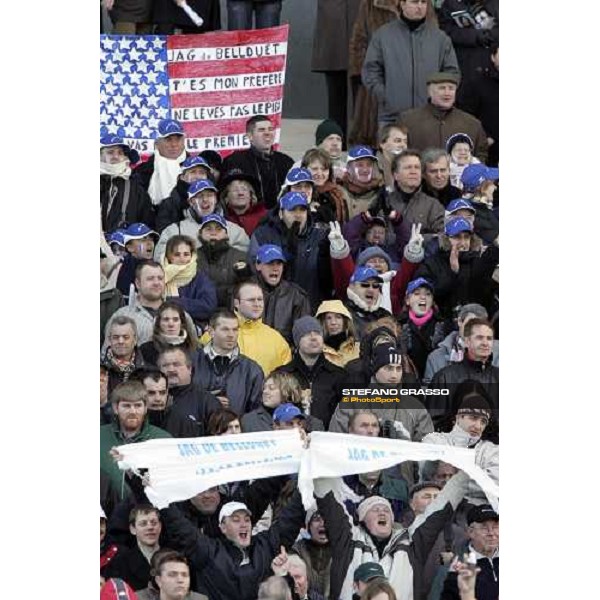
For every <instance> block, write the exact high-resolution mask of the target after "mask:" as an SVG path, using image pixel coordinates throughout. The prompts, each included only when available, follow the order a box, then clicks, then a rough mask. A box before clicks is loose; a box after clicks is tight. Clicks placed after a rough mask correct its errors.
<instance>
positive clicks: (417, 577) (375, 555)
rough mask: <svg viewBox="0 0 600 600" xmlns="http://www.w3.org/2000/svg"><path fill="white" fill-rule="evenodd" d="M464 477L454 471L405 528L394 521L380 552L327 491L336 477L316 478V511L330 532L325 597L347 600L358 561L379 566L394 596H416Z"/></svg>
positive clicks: (460, 493) (410, 599) (459, 497)
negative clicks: (330, 558) (329, 571)
mask: <svg viewBox="0 0 600 600" xmlns="http://www.w3.org/2000/svg"><path fill="white" fill-rule="evenodd" d="M468 479H469V478H468V476H467V475H466V474H465V473H463V472H459V473H457V474H456V475H454V477H452V479H450V481H448V483H447V484H446V485H445V486H444V489H443V490H442V491H441V492H440V494H439V495H438V497H437V498H436V499H435V500H434V501H433V502H432V503H431V504H430V505H429V506H428V507H427V510H426V511H425V512H424V513H423V514H422V515H419V517H418V518H417V519H415V521H414V522H413V523H412V525H410V527H408V528H407V529H406V528H404V527H402V526H401V525H399V524H394V525H393V528H392V534H391V536H390V538H389V540H388V542H387V544H386V545H385V547H384V548H383V550H382V551H381V554H380V552H379V551H378V549H377V546H376V545H375V542H374V540H373V538H372V537H371V535H370V534H369V533H368V531H367V530H366V529H365V527H364V526H363V525H362V524H361V525H354V524H353V523H352V521H351V519H350V517H349V515H348V513H347V512H346V511H345V509H344V507H343V506H342V505H341V504H340V502H339V501H338V499H336V497H335V496H334V493H333V491H331V490H332V488H333V486H334V485H335V484H336V483H337V480H335V479H334V480H332V479H327V478H325V479H321V480H316V481H315V495H316V497H317V507H318V510H319V512H320V513H321V515H322V516H323V519H324V520H325V524H326V526H327V528H328V530H329V531H335V532H336V535H335V536H332V538H331V550H332V552H331V554H332V557H333V560H332V564H331V591H330V598H339V599H340V600H351V599H352V592H353V589H352V583H353V574H354V571H355V569H356V568H357V567H358V566H359V565H361V564H362V563H364V562H371V561H373V562H377V563H379V564H380V565H381V567H382V568H383V571H384V574H385V576H386V578H387V579H388V581H389V583H390V585H391V586H392V587H393V588H394V590H395V591H396V593H397V594H398V597H399V598H402V599H403V600H414V599H416V598H421V587H422V585H423V583H422V581H423V576H422V574H423V569H424V567H425V563H426V561H427V557H428V556H429V552H430V550H431V548H432V547H433V545H434V543H435V541H436V539H437V537H438V535H439V533H440V532H441V531H442V529H443V528H444V526H445V525H446V523H447V522H448V521H450V519H451V518H452V516H453V514H454V511H455V510H456V507H457V506H458V504H459V503H460V502H461V500H462V499H463V496H464V494H465V491H466V484H467V482H468Z"/></svg>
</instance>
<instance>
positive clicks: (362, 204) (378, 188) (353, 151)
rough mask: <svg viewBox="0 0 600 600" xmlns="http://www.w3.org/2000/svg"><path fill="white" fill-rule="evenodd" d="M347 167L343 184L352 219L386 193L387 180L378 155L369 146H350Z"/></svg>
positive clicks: (349, 214)
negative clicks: (384, 178)
mask: <svg viewBox="0 0 600 600" xmlns="http://www.w3.org/2000/svg"><path fill="white" fill-rule="evenodd" d="M346 168H347V171H346V175H345V177H344V179H343V182H342V186H343V187H344V189H345V190H346V192H347V202H348V216H349V218H350V219H352V218H353V217H355V216H356V215H358V214H360V213H362V212H364V211H366V210H367V209H368V208H369V206H370V205H371V204H373V202H375V201H376V200H377V198H378V197H379V196H380V195H382V194H384V193H385V182H384V180H383V174H382V172H381V168H380V165H379V161H378V160H377V156H376V155H375V153H374V152H373V150H372V148H369V147H368V146H353V147H352V148H350V150H349V151H348V161H347V167H346Z"/></svg>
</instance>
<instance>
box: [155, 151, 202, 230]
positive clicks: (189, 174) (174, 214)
mask: <svg viewBox="0 0 600 600" xmlns="http://www.w3.org/2000/svg"><path fill="white" fill-rule="evenodd" d="M201 179H210V180H212V179H213V177H212V169H211V168H210V166H209V164H208V163H207V162H206V161H205V160H204V159H203V158H202V157H201V156H188V158H186V159H185V160H184V161H183V162H182V163H181V173H180V175H179V177H178V178H177V183H176V184H175V187H174V188H173V189H172V190H171V193H170V195H169V197H168V198H165V199H164V200H163V201H162V202H161V203H160V205H159V207H158V211H157V214H156V230H157V231H158V232H159V233H161V232H162V231H163V229H165V228H166V227H168V226H169V225H171V224H172V223H178V222H179V221H182V220H183V219H184V218H185V210H186V209H187V208H188V206H189V205H188V190H189V188H190V185H191V184H192V183H194V182H195V181H200V180H201Z"/></svg>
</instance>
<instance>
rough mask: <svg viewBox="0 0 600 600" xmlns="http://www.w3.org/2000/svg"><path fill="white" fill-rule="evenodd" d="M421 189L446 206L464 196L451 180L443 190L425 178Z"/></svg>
mask: <svg viewBox="0 0 600 600" xmlns="http://www.w3.org/2000/svg"><path fill="white" fill-rule="evenodd" d="M465 110H466V109H465ZM486 131H487V130H486ZM423 169H425V167H423ZM421 191H422V192H423V193H424V194H427V195H428V196H431V197H432V198H435V199H436V200H439V201H440V202H441V203H442V204H443V205H444V208H446V206H448V204H450V202H452V200H456V199H457V198H461V197H462V191H461V190H459V189H458V188H457V187H455V186H453V185H452V184H451V183H450V182H448V185H447V186H446V187H445V188H442V189H441V190H436V189H434V188H432V187H429V186H428V185H427V182H426V181H425V180H424V179H423V183H422V184H421Z"/></svg>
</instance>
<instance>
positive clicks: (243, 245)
mask: <svg viewBox="0 0 600 600" xmlns="http://www.w3.org/2000/svg"><path fill="white" fill-rule="evenodd" d="M215 212H217V213H219V214H221V212H222V211H219V210H217V209H215ZM199 231H200V223H199V222H198V220H197V219H195V218H194V217H193V215H192V213H191V211H190V210H186V215H185V219H184V220H183V221H179V223H173V224H172V225H169V226H168V227H166V228H165V229H164V230H163V232H162V233H161V234H160V239H159V240H158V242H157V244H156V248H154V260H155V261H156V262H161V261H162V259H163V258H164V256H165V252H166V250H167V242H168V241H169V240H170V239H171V238H172V237H173V236H174V235H187V236H189V237H191V238H192V239H193V240H194V241H195V242H196V244H198V245H199V246H201V245H202V244H201V243H200V242H199V241H198V232H199ZM227 237H228V239H229V245H230V246H231V247H232V248H235V249H236V250H240V251H241V252H247V250H248V245H249V244H250V240H249V239H248V236H247V235H246V232H245V231H244V230H243V229H242V228H241V227H240V226H239V225H236V224H235V223H230V222H229V221H228V222H227Z"/></svg>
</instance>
